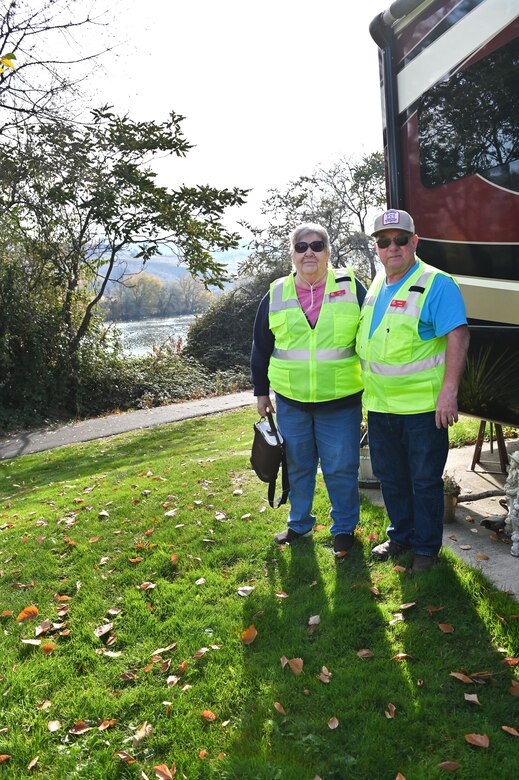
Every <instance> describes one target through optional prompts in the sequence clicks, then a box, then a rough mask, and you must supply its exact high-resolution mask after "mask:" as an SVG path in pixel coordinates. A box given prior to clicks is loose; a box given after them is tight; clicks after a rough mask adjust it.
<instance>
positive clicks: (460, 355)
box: [436, 325, 469, 428]
mask: <svg viewBox="0 0 519 780" xmlns="http://www.w3.org/2000/svg"><path fill="white" fill-rule="evenodd" d="M468 347H469V332H468V328H467V326H466V325H460V326H459V327H458V328H454V330H451V331H450V332H449V333H447V349H446V351H445V376H444V378H443V385H442V389H441V390H440V393H439V395H438V400H437V401H436V427H437V428H448V427H449V425H454V423H455V422H458V387H459V384H460V379H461V375H462V373H463V369H464V368H465V361H466V359H467V350H468Z"/></svg>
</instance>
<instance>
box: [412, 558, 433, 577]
mask: <svg viewBox="0 0 519 780" xmlns="http://www.w3.org/2000/svg"><path fill="white" fill-rule="evenodd" d="M437 563H438V558H437V557H436V555H417V554H415V556H414V560H413V566H412V569H411V571H412V572H413V574H415V573H416V572H422V571H430V570H431V569H432V568H433V566H436V564H437Z"/></svg>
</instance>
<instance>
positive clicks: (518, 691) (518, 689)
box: [508, 682, 519, 696]
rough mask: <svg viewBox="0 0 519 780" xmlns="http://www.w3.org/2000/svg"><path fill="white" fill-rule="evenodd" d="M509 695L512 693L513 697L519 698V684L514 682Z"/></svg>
mask: <svg viewBox="0 0 519 780" xmlns="http://www.w3.org/2000/svg"><path fill="white" fill-rule="evenodd" d="M508 693H511V694H512V696H519V683H517V682H513V683H512V685H511V686H510V688H509V689H508Z"/></svg>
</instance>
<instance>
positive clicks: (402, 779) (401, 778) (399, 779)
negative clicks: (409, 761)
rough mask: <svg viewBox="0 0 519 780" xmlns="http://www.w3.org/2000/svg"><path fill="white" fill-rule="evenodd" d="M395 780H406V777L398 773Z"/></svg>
mask: <svg viewBox="0 0 519 780" xmlns="http://www.w3.org/2000/svg"><path fill="white" fill-rule="evenodd" d="M395 780H406V777H405V775H403V774H402V772H399V773H398V774H397V776H396V777H395Z"/></svg>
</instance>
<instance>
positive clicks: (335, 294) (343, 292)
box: [330, 290, 346, 298]
mask: <svg viewBox="0 0 519 780" xmlns="http://www.w3.org/2000/svg"><path fill="white" fill-rule="evenodd" d="M339 295H346V290H332V292H331V293H330V298H337V297H338V296H339Z"/></svg>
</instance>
